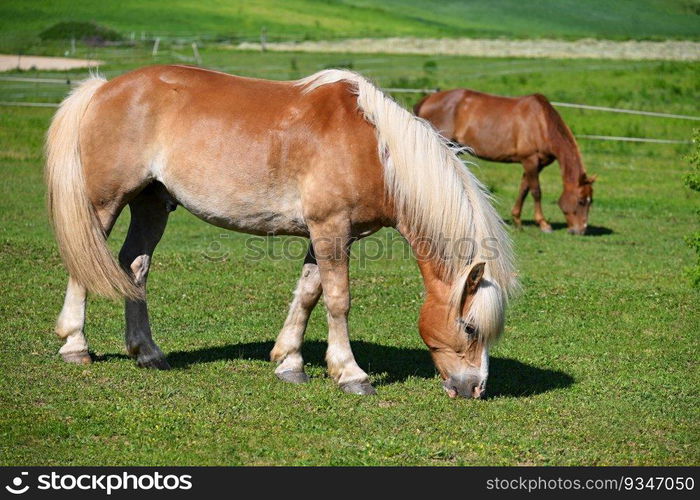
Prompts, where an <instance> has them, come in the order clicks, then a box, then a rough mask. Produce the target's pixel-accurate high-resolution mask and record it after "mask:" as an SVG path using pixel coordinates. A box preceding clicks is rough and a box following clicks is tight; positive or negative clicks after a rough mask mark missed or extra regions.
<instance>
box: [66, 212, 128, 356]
mask: <svg viewBox="0 0 700 500" xmlns="http://www.w3.org/2000/svg"><path fill="white" fill-rule="evenodd" d="M117 206H118V205H113V206H111V207H110V208H103V209H100V210H97V216H98V218H99V219H100V222H101V223H102V227H103V228H104V232H105V234H106V235H109V233H110V231H111V230H112V226H113V225H114V221H116V220H117V217H119V214H120V212H121V208H116V207H117ZM86 302H87V290H86V289H85V287H84V286H83V285H81V284H80V283H78V282H77V281H76V280H74V279H73V278H72V277H70V278H68V287H67V288H66V298H65V299H64V301H63V308H62V309H61V313H60V314H59V315H58V319H57V320H56V329H55V332H56V335H58V337H59V338H61V339H63V340H64V341H65V343H64V344H63V346H61V348H60V349H59V351H58V352H59V353H60V354H61V357H62V358H63V360H64V361H65V362H67V363H77V364H88V363H91V362H92V358H90V353H89V352H88V344H87V340H86V339H85V334H84V333H83V328H84V326H85V305H86Z"/></svg>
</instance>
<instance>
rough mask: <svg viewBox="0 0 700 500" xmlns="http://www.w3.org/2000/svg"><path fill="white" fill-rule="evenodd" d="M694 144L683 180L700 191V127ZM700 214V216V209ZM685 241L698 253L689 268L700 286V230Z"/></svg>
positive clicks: (696, 131) (692, 277)
mask: <svg viewBox="0 0 700 500" xmlns="http://www.w3.org/2000/svg"><path fill="white" fill-rule="evenodd" d="M693 144H694V145H695V147H694V150H693V152H692V153H691V154H690V155H688V157H687V158H688V161H689V162H690V172H689V173H687V174H686V175H685V177H684V179H683V180H684V182H685V185H686V186H688V187H689V188H690V189H692V190H693V191H698V192H700V129H697V130H695V134H694V136H693ZM698 215H699V216H700V211H699V212H698ZM685 241H686V242H687V243H688V245H689V246H690V247H691V248H693V249H694V250H695V253H696V254H697V258H696V262H695V264H694V265H693V266H692V267H691V268H690V269H689V274H690V279H691V280H692V282H693V285H694V286H696V287H700V231H696V232H695V233H692V234H689V235H688V236H686V238H685Z"/></svg>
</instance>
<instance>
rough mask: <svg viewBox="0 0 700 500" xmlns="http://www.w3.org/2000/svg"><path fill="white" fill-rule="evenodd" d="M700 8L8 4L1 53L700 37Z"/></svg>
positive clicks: (403, 1)
mask: <svg viewBox="0 0 700 500" xmlns="http://www.w3.org/2000/svg"><path fill="white" fill-rule="evenodd" d="M699 14H700V3H699V2H698V0H618V1H616V2H608V1H605V0H587V1H585V2H584V1H580V0H545V1H538V2H522V1H520V0H492V1H489V2H473V1H471V2H466V1H450V2H430V1H428V0H388V1H384V2H374V1H370V0H326V1H322V0H265V1H255V2H227V1H223V0H204V1H202V0H197V1H193V0H170V1H168V2H162V1H149V2H142V1H137V0H123V1H120V2H102V3H96V2H92V1H88V0H70V1H68V0H52V1H46V0H25V1H22V2H4V3H3V4H2V6H0V33H2V35H0V47H2V49H3V50H21V49H25V50H26V49H27V47H28V46H30V45H31V44H32V43H33V41H34V40H36V37H37V35H38V34H39V33H40V32H41V31H43V30H45V29H47V28H49V27H51V26H52V25H53V24H55V23H57V22H61V21H63V22H65V21H95V22H97V23H99V24H103V25H105V26H107V27H109V28H113V29H116V30H119V31H121V32H122V33H123V34H124V35H130V34H131V33H132V32H133V33H135V34H136V36H137V37H140V34H141V32H142V31H145V32H148V33H156V34H159V35H161V36H162V35H169V36H197V35H208V36H214V37H216V36H222V37H244V38H249V37H258V36H259V34H260V30H261V29H262V28H263V27H265V28H267V30H268V35H269V37H270V38H271V39H280V38H281V39H295V40H300V39H309V38H310V39H317V38H329V37H357V36H373V37H385V36H419V37H455V36H470V37H475V36H476V37H521V38H523V37H524V38H539V37H555V38H583V37H597V38H614V39H627V38H656V39H663V38H693V39H697V38H698V36H700V29H698V21H699V18H698V15H699Z"/></svg>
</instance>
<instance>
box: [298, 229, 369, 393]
mask: <svg viewBox="0 0 700 500" xmlns="http://www.w3.org/2000/svg"><path fill="white" fill-rule="evenodd" d="M310 230H311V241H312V243H313V246H314V252H315V254H316V259H317V262H318V268H319V272H320V275H321V286H322V287H323V301H324V303H325V304H326V309H327V311H328V314H327V317H328V350H327V351H326V363H327V365H328V373H329V374H330V376H331V377H332V378H333V380H335V381H336V382H337V383H338V385H340V388H341V389H343V391H345V392H347V393H350V394H376V391H375V390H374V387H372V385H371V384H370V383H369V377H368V376H367V374H366V373H365V372H364V371H363V370H362V368H360V367H359V366H358V365H357V362H356V361H355V356H354V355H353V354H352V349H351V348H350V338H349V335H348V313H349V311H350V277H349V275H348V261H349V249H350V241H351V239H350V227H349V223H348V222H347V221H345V220H334V221H327V222H324V223H323V224H321V225H318V224H314V225H313V226H310Z"/></svg>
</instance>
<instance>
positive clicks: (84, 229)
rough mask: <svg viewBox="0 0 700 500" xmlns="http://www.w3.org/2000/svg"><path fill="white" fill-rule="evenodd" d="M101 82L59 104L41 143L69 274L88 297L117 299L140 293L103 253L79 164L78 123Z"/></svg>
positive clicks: (94, 80)
mask: <svg viewBox="0 0 700 500" xmlns="http://www.w3.org/2000/svg"><path fill="white" fill-rule="evenodd" d="M105 82H106V80H104V79H103V78H99V77H92V78H90V79H88V80H86V81H85V82H83V83H81V84H80V85H79V86H78V87H76V88H75V90H73V92H71V94H70V95H69V96H68V97H67V98H66V99H65V100H64V101H63V102H62V103H61V106H60V107H59V108H58V111H57V112H56V115H55V116H54V118H53V120H52V122H51V126H50V127H49V131H48V134H47V138H46V168H45V172H44V174H45V179H46V185H47V204H48V212H49V217H50V219H51V223H52V225H53V228H54V233H55V235H56V241H57V242H58V248H59V251H60V253H61V258H62V259H63V262H64V264H65V266H66V269H67V270H68V273H69V274H70V276H71V277H73V278H74V279H75V280H76V281H77V282H78V283H80V284H81V285H83V286H84V287H85V288H86V289H87V290H88V291H90V292H93V293H96V294H99V295H104V296H107V297H112V298H117V297H120V296H124V297H129V298H134V299H135V298H139V297H141V296H142V293H141V292H140V291H139V289H138V288H137V287H136V286H135V285H134V282H133V281H132V279H131V278H130V277H129V275H128V274H127V273H126V272H125V271H123V270H122V268H121V267H120V266H119V264H118V263H117V262H116V260H115V258H114V256H113V255H112V253H111V252H110V250H109V248H108V247H107V242H106V235H105V231H104V229H103V226H102V223H101V222H100V220H99V218H98V217H97V214H96V212H95V209H94V207H93V205H92V203H91V202H90V199H89V198H88V195H87V190H86V185H85V174H84V171H83V165H82V163H81V160H80V146H79V130H80V122H81V120H82V118H83V115H84V114H85V111H86V109H87V107H88V104H89V103H90V100H91V99H92V96H93V95H94V94H95V92H96V91H97V89H99V88H100V87H101V86H102V85H103V84H104V83H105Z"/></svg>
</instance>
